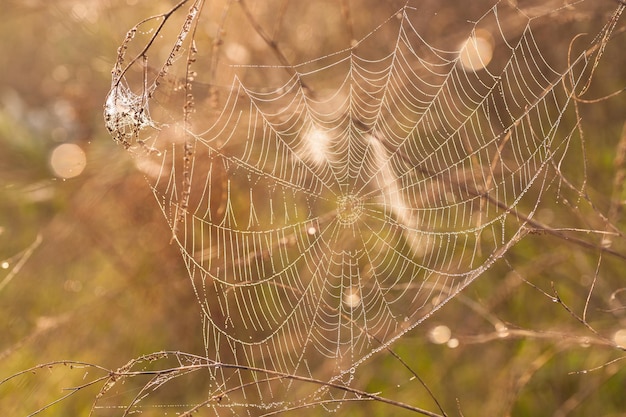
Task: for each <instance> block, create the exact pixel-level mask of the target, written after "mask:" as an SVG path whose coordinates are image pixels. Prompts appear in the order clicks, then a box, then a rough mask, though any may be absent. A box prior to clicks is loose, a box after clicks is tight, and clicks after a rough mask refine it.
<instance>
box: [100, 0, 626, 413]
mask: <svg viewBox="0 0 626 417" xmlns="http://www.w3.org/2000/svg"><path fill="white" fill-rule="evenodd" d="M442 3H445V4H442ZM448 3H449V4H448ZM519 3H520V4H519V5H518V4H517V2H516V1H497V2H493V1H478V2H438V1H415V2H412V1H408V2H405V1H402V2H397V1H385V2H383V1H347V0H346V1H337V2H326V1H312V2H299V1H297V2H296V1H291V2H290V1H252V0H246V1H245V2H244V1H241V0H240V1H219V2H208V1H201V0H197V1H192V0H187V1H181V2H180V3H179V4H177V5H175V6H174V7H173V8H172V9H170V10H169V11H166V12H165V14H162V15H157V16H155V17H153V18H148V19H146V20H145V21H143V22H141V23H139V24H138V25H137V26H136V27H135V28H134V29H133V30H131V31H130V32H129V34H128V36H127V38H126V39H125V40H124V42H123V44H122V46H121V47H120V49H119V55H118V61H117V63H116V66H115V68H114V70H113V84H112V89H111V92H110V94H109V96H108V98H107V101H106V105H105V118H106V126H107V128H108V129H109V131H110V132H111V134H112V135H113V137H114V139H115V140H116V141H117V142H119V143H120V144H122V145H123V146H124V147H125V148H126V149H127V150H128V151H129V152H130V153H131V154H132V155H133V157H134V158H135V161H136V164H137V166H138V168H139V169H140V170H141V171H142V172H143V173H144V174H145V176H146V178H147V179H148V181H149V183H150V186H151V187H152V189H153V191H154V195H155V196H156V200H157V202H158V205H159V207H160V209H161V210H162V211H163V214H164V215H165V218H166V219H167V221H168V223H169V225H170V227H171V229H172V240H173V242H174V243H175V244H176V245H178V246H179V247H180V251H181V253H182V256H183V259H184V262H185V265H186V267H187V270H188V273H189V278H190V280H191V283H192V285H193V289H194V291H195V293H196V295H197V298H198V301H199V303H200V305H201V308H202V318H203V323H204V341H205V348H206V355H207V359H208V360H210V361H212V362H211V363H213V364H214V365H215V366H211V367H209V368H208V369H209V373H210V380H211V384H210V387H207V399H205V400H206V401H205V403H203V405H204V406H208V407H211V408H213V409H214V410H215V412H216V413H222V412H224V413H226V414H230V413H232V414H237V415H241V414H246V413H248V414H252V415H257V414H263V412H269V411H271V410H282V409H289V408H292V409H293V408H295V409H298V408H299V407H305V406H309V405H311V404H318V405H320V406H322V407H325V408H327V409H329V410H333V409H335V408H336V407H337V406H338V404H340V403H341V402H343V401H350V400H354V399H359V398H361V397H359V396H358V395H357V394H355V392H351V391H345V390H341V389H339V388H338V387H349V386H353V385H355V381H358V378H359V370H360V369H361V368H363V367H362V365H363V364H364V363H367V361H368V360H370V359H371V358H372V357H373V356H375V355H376V354H377V353H381V352H385V351H387V350H388V349H390V348H393V346H394V343H395V342H397V341H398V340H399V339H401V338H402V337H403V336H404V335H406V334H407V332H410V331H411V330H412V329H414V328H415V327H416V326H418V325H419V324H420V323H421V322H423V320H425V319H427V318H428V317H429V316H430V315H431V314H432V313H433V312H434V311H435V310H437V309H438V308H440V307H441V306H442V305H443V304H444V303H445V302H446V301H447V300H449V299H451V298H452V297H454V296H455V295H457V294H458V293H459V292H460V291H462V290H463V289H464V288H465V287H466V286H467V285H468V284H470V283H471V282H472V281H474V280H475V279H477V278H478V277H479V276H481V274H483V273H484V272H485V271H486V270H487V269H488V268H490V266H492V265H493V264H494V263H495V262H496V261H497V260H498V259H500V258H501V257H502V256H503V255H504V254H505V253H506V252H507V250H509V249H510V248H511V247H512V246H513V245H515V244H516V243H517V242H519V240H520V239H522V238H523V237H524V235H526V234H527V233H528V232H529V230H536V229H537V227H539V226H540V224H539V223H538V222H537V221H536V220H534V219H533V216H534V215H535V213H536V212H537V210H538V208H539V207H540V206H541V204H542V202H543V201H544V200H546V199H549V198H550V197H549V196H550V195H552V196H553V195H554V194H555V193H557V192H558V190H559V189H560V188H561V187H562V185H563V181H564V178H563V167H564V166H566V165H567V164H569V163H572V162H571V161H570V160H569V157H568V155H569V154H568V151H569V150H570V149H572V148H576V149H578V151H580V148H581V146H583V143H582V140H581V139H582V137H581V136H582V135H581V126H580V118H579V117H578V114H577V107H576V106H577V105H576V98H577V95H578V94H581V93H582V92H583V91H584V90H585V89H586V88H587V87H588V83H589V80H590V79H591V77H592V75H593V70H594V68H595V66H596V65H597V63H598V59H599V58H600V57H601V55H602V51H603V48H604V46H605V44H606V42H607V41H608V39H609V37H610V34H611V31H612V30H613V27H614V25H615V24H616V22H617V19H618V17H619V13H621V9H622V8H623V7H620V8H618V9H617V11H615V7H616V3H611V2H608V1H607V2H598V1H595V0H594V1H585V0H581V1H571V2H566V3H567V4H564V2H562V1H528V2H519ZM599 3H603V4H602V5H600V4H599ZM605 3H606V4H605ZM170 7H171V6H170ZM606 22H608V23H606ZM581 24H582V25H584V27H585V28H586V29H587V30H588V31H589V32H590V33H589V34H587V35H586V36H584V37H581V38H580V39H578V38H576V39H575V37H576V35H578V34H579V33H580V30H579V29H577V28H579V27H580V25H581ZM546 40H552V41H551V42H546ZM570 41H571V43H570ZM573 163H576V164H578V166H577V167H576V168H575V169H576V170H578V171H580V172H582V171H584V167H583V164H582V163H581V162H580V161H578V162H576V161H574V162H573ZM583 186H584V179H583V180H582V181H581V182H580V185H579V187H580V188H581V189H582V187H583ZM551 198H552V199H553V197H551ZM155 261H156V262H158V260H155ZM225 365H228V366H225ZM300 378H302V379H300ZM313 380H315V381H318V382H320V383H311V381H313ZM324 383H325V384H326V385H325V384H324ZM361 399H363V398H361Z"/></svg>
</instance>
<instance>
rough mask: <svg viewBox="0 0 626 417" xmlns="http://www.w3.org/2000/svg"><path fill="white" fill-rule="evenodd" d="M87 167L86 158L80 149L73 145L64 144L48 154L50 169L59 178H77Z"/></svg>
mask: <svg viewBox="0 0 626 417" xmlns="http://www.w3.org/2000/svg"><path fill="white" fill-rule="evenodd" d="M86 165H87V157H86V155H85V152H84V151H83V150H82V148H81V147H80V146H78V145H75V144H73V143H64V144H61V145H59V146H57V147H56V148H54V150H53V151H52V153H51V154H50V167H51V168H52V171H53V172H54V175H56V176H57V177H59V178H74V177H77V176H79V175H80V174H81V173H82V172H83V170H84V169H85V166H86Z"/></svg>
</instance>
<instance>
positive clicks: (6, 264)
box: [0, 261, 9, 269]
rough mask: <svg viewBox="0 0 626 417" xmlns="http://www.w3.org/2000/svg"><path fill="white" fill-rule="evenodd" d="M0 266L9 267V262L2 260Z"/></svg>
mask: <svg viewBox="0 0 626 417" xmlns="http://www.w3.org/2000/svg"><path fill="white" fill-rule="evenodd" d="M0 268H2V269H9V263H8V262H7V261H4V262H2V263H1V264H0Z"/></svg>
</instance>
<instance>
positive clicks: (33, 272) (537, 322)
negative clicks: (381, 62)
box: [0, 0, 626, 416]
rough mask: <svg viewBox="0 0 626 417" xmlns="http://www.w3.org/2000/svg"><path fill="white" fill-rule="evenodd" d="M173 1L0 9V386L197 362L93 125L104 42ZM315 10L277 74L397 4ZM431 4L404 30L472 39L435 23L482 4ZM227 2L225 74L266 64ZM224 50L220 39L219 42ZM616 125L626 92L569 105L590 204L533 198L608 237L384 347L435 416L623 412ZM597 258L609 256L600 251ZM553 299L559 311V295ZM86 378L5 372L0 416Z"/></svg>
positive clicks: (396, 390)
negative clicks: (141, 360) (136, 364)
mask: <svg viewBox="0 0 626 417" xmlns="http://www.w3.org/2000/svg"><path fill="white" fill-rule="evenodd" d="M173 3H174V2H172V1H141V0H126V1H121V0H120V1H117V0H92V1H70V0H58V1H54V2H49V1H43V0H28V1H15V0H9V1H5V2H4V4H3V18H2V20H3V24H2V25H0V39H2V40H1V41H0V68H2V78H1V79H0V335H1V336H0V369H1V371H0V380H2V379H3V378H6V377H9V376H10V375H13V374H15V373H18V372H20V371H23V370H26V369H29V368H31V367H33V366H37V365H39V364H43V363H47V362H53V361H62V360H75V361H82V362H85V363H92V364H97V365H100V366H102V367H104V368H107V369H117V368H118V367H120V366H122V365H124V364H125V363H127V362H128V361H129V360H131V359H133V358H136V357H138V356H141V355H144V354H148V353H151V352H155V351H160V350H176V351H184V352H190V353H195V354H200V355H203V354H204V343H203V334H202V332H203V329H202V321H201V315H200V309H199V307H198V304H197V300H196V297H195V295H194V293H193V291H192V288H191V286H190V285H189V282H188V280H189V279H188V276H187V271H186V270H185V268H184V265H183V263H182V261H181V257H180V253H179V251H178V249H177V247H176V246H175V245H170V244H169V242H170V237H171V231H170V229H169V227H168V225H167V223H166V222H165V220H164V219H163V215H162V213H161V212H160V210H159V209H158V205H157V203H156V201H155V200H154V196H153V194H152V192H151V190H150V189H149V187H148V184H147V183H146V181H145V179H144V177H143V174H141V173H140V172H139V171H138V170H137V168H136V167H135V165H134V163H133V159H132V158H131V157H130V156H129V155H128V154H127V153H126V152H125V151H124V149H123V148H122V147H121V146H119V145H117V144H116V143H114V141H113V140H111V138H110V136H109V134H108V133H107V131H106V129H105V128H104V124H103V117H102V113H103V107H102V106H103V103H104V99H105V97H106V94H107V92H108V90H109V88H110V82H111V69H112V68H113V65H114V63H115V59H116V50H117V48H118V46H119V45H120V43H121V41H122V40H123V39H124V36H125V34H126V32H127V30H128V29H129V28H131V27H132V26H133V25H134V24H136V23H137V22H138V21H140V20H141V19H143V18H145V17H146V16H150V15H152V14H155V13H161V12H163V11H165V10H168V9H169V8H171V7H172V5H173ZM271 3H272V4H270V3H265V2H261V1H252V0H249V1H248V2H247V4H248V6H249V8H250V10H251V11H252V12H253V14H254V15H255V16H256V17H257V18H258V21H259V23H260V24H261V25H263V26H264V27H272V25H273V24H274V23H275V22H274V20H273V19H275V17H276V15H277V12H276V10H281V5H283V4H286V3H289V2H281V1H278V2H275V3H276V5H275V7H274V2H271ZM314 3H315V6H318V7H317V8H316V7H311V9H312V10H313V11H310V10H308V9H307V10H306V14H305V13H304V11H302V13H303V15H306V16H310V19H311V21H323V22H325V25H326V26H324V27H317V26H306V27H303V26H297V25H296V24H295V23H294V22H292V21H289V20H285V21H284V23H283V25H284V28H283V29H281V30H283V37H282V38H279V39H280V41H281V42H282V44H283V45H285V49H284V50H285V51H286V53H285V54H286V56H287V58H289V59H290V60H292V62H304V61H306V60H307V59H311V58H316V57H319V56H324V55H326V54H329V53H330V52H332V51H334V50H339V49H344V48H347V47H349V46H350V44H351V42H352V40H353V39H360V38H362V37H363V36H365V35H366V34H367V33H369V32H370V31H371V30H373V28H374V27H375V26H376V25H375V23H376V22H378V24H380V23H381V21H382V20H383V16H384V17H385V18H386V17H387V16H390V15H391V12H393V11H394V10H398V9H399V8H400V7H401V6H402V5H403V4H404V2H399V1H386V2H375V3H371V4H370V2H367V1H363V2H359V1H345V2H339V3H333V2H324V1H319V2H314ZM440 3H443V4H438V5H437V9H436V10H437V11H438V13H439V14H438V15H437V17H436V18H435V17H433V16H434V15H428V14H427V13H424V14H423V15H420V16H421V17H420V19H419V21H416V22H415V24H416V25H418V26H419V25H422V26H424V28H425V31H426V32H427V34H428V36H429V38H428V41H429V42H433V45H435V46H442V45H438V44H437V42H441V43H444V44H445V42H452V43H453V45H452V46H449V47H448V48H449V49H450V48H454V47H456V43H457V42H458V40H460V39H462V38H463V36H466V34H467V27H458V28H457V27H455V26H450V25H449V24H446V23H445V22H446V19H447V18H448V17H447V16H449V15H454V11H458V10H459V9H463V11H464V13H467V15H468V16H470V17H472V16H473V17H474V18H478V17H479V16H480V12H481V11H483V12H484V11H485V10H487V9H488V8H489V7H490V4H491V5H492V3H493V2H489V1H481V2H472V6H467V3H466V2H464V1H460V0H458V1H456V0H455V1H446V2H440ZM616 3H617V2H614V1H608V0H607V1H598V2H592V1H586V2H582V3H581V4H580V5H578V6H577V7H578V9H577V10H579V15H576V14H573V15H571V16H578V17H579V19H577V18H572V19H571V20H569V21H566V22H565V21H564V22H559V21H558V19H556V20H553V22H558V23H561V24H562V25H563V27H564V32H563V36H562V37H557V36H554V35H555V33H557V34H558V33H559V32H558V30H556V29H555V28H552V31H549V30H547V31H546V32H545V33H544V32H542V31H541V30H538V31H537V32H536V33H537V37H536V39H537V41H538V43H539V44H540V45H541V46H542V47H544V48H545V49H544V50H545V51H546V54H547V56H550V57H552V56H559V57H561V58H560V59H561V60H562V62H564V61H565V60H566V57H567V50H568V48H569V46H570V41H571V39H572V38H573V36H575V35H576V34H577V33H583V32H586V31H590V32H591V33H596V32H597V31H598V29H599V28H600V27H601V26H602V23H603V22H606V21H608V19H609V18H610V16H611V14H612V12H613V11H614V10H615V7H616ZM226 4H228V2H215V4H214V6H213V7H214V9H211V13H215V16H216V17H215V19H214V20H215V21H219V18H218V17H217V16H221V15H220V13H222V12H221V11H222V10H224V6H225V5H226ZM338 4H339V5H338ZM425 4H426V3H425ZM428 4H430V6H424V7H425V9H424V10H431V11H432V10H435V9H434V7H435V4H434V3H432V2H431V3H428ZM562 5H563V2H561V1H553V2H536V1H529V2H527V3H526V4H525V5H524V6H523V7H525V9H524V10H525V11H526V12H527V13H528V15H529V16H532V15H533V13H541V11H538V10H537V8H538V7H540V6H541V7H549V8H551V10H552V9H555V8H558V7H561V6H562ZM302 7H303V8H306V7H305V6H302ZM428 7H431V8H430V9H429V8H428ZM520 7H522V6H520ZM232 10H233V11H232V14H231V16H230V19H231V20H229V22H230V23H229V24H230V25H231V26H229V27H230V28H231V29H230V30H231V32H227V33H226V34H225V35H224V39H225V41H226V47H224V50H223V53H224V58H223V60H224V62H225V63H228V62H229V60H230V62H231V63H237V62H238V61H239V60H241V59H245V63H246V64H247V63H250V62H255V63H261V64H263V63H266V61H269V62H270V63H271V58H268V56H269V55H271V54H270V53H269V52H268V50H267V45H265V46H263V45H261V46H258V45H257V46H256V47H255V48H251V49H250V50H246V49H243V50H242V49H237V48H238V47H239V46H234V45H241V44H243V41H241V42H240V39H238V36H241V35H238V34H237V33H236V32H235V31H234V29H233V28H236V27H237V25H238V24H241V22H245V20H237V19H243V17H242V16H241V12H240V11H239V12H237V9H236V5H233V6H232ZM342 10H343V11H342ZM345 10H347V11H348V12H349V13H348V14H345V13H346V11H345ZM207 13H208V12H207ZM311 13H316V14H317V15H315V16H313V15H311ZM342 13H343V14H342ZM294 14H295V13H294ZM342 16H343V17H342ZM346 16H349V19H348V20H346ZM430 19H437V20H436V24H435V23H432V24H430V25H429V20H430ZM347 22H352V23H350V24H349V25H348V23H347ZM545 22H546V24H548V23H549V22H550V20H549V19H546V20H545ZM624 27H625V24H624V21H622V20H621V21H619V22H618V30H617V31H616V35H615V36H616V39H615V40H614V41H613V42H611V43H609V44H608V46H607V49H606V51H605V54H604V57H603V60H602V61H601V63H600V65H599V66H598V69H597V74H596V77H595V79H594V82H593V84H592V86H591V89H590V91H589V93H588V95H587V96H586V97H588V98H596V97H604V96H606V95H608V94H611V93H613V92H615V91H618V90H619V89H621V88H624V87H625V86H626V71H625V70H624V68H626V56H625V55H624V54H623V44H624V40H626V36H625V35H624V33H623V28H624ZM298 28H299V30H300V31H309V32H310V33H313V36H309V37H307V38H306V42H302V41H298V40H297V38H294V37H293V33H298V32H297V30H296V29H298ZM620 30H621V31H620ZM268 31H269V30H268ZM291 31H293V32H291ZM456 31H458V35H457V32H456ZM244 38H245V37H244ZM229 39H233V42H232V43H231V44H230V49H229V47H228V45H229V44H228V40H229ZM235 40H236V42H235ZM438 40H440V41H438ZM244 41H245V39H244ZM242 56H243V57H244V58H242ZM225 68H228V66H227V65H226V66H225ZM237 71H239V73H238V75H240V76H242V77H244V78H245V79H247V80H248V81H249V82H250V83H252V84H254V83H258V82H259V79H258V78H255V74H254V71H252V70H251V69H250V68H244V69H240V70H237ZM235 72H236V71H235ZM282 76H284V74H283V75H282ZM219 77H223V78H222V79H220V78H219ZM230 77H232V73H230V72H227V71H225V72H223V73H220V74H218V77H217V78H215V79H217V80H221V81H220V82H223V83H224V84H226V83H227V80H228V79H229V78H230ZM277 77H278V78H277V79H280V75H277ZM261 81H263V79H261ZM625 115H626V94H623V93H622V94H618V95H616V96H613V97H611V98H609V99H606V100H602V101H599V102H594V103H581V105H580V118H581V120H582V122H581V126H582V128H583V130H584V132H585V141H586V147H585V152H586V154H583V153H582V152H581V149H580V147H578V148H576V149H572V150H571V153H572V156H571V158H570V159H568V161H569V162H570V163H571V164H572V165H571V166H570V167H568V168H566V169H564V172H565V173H567V174H569V175H571V178H573V181H575V182H576V185H577V186H578V187H579V188H580V184H581V182H582V181H585V179H584V177H583V176H582V171H583V170H582V169H581V167H582V162H583V161H586V165H587V168H586V169H587V176H586V182H587V184H586V188H585V194H584V195H581V196H573V198H572V195H571V193H570V194H567V192H565V191H564V194H563V198H554V197H552V199H551V200H548V201H551V203H550V204H551V205H550V206H548V207H546V208H544V212H543V213H541V215H542V217H541V219H542V220H543V221H545V222H546V223H548V224H551V223H552V222H551V221H554V222H558V223H564V224H566V225H568V227H572V228H580V229H593V230H600V231H604V230H611V231H612V232H615V233H617V234H618V235H617V236H613V235H612V237H611V239H606V238H603V236H602V235H600V234H594V233H591V234H587V233H580V234H574V236H575V237H576V239H580V240H582V241H583V242H584V243H585V244H577V243H574V242H572V241H570V242H568V241H566V240H564V239H559V238H557V237H554V236H550V235H547V234H534V235H531V236H529V237H528V238H526V239H525V240H523V241H522V242H521V243H520V244H518V245H517V246H515V247H514V248H513V249H512V250H511V251H509V253H508V254H507V255H506V256H505V257H504V258H503V259H502V260H500V262H498V263H497V264H496V265H495V266H494V267H493V268H491V269H490V270H489V271H487V273H486V274H484V275H483V276H482V277H481V278H480V279H479V280H478V281H477V282H476V283H474V284H473V285H472V286H471V287H469V288H468V289H467V290H466V291H465V292H464V293H462V294H461V295H460V296H458V297H457V298H455V299H454V300H453V301H452V302H451V303H449V304H448V305H447V306H445V308H444V309H442V310H441V311H439V312H437V313H436V314H435V315H433V316H432V317H431V318H429V319H428V320H426V321H425V322H424V323H423V324H422V325H420V326H418V328H417V329H416V330H415V331H413V332H411V333H410V334H408V335H407V337H405V338H404V339H403V340H402V341H401V342H400V343H398V344H397V345H395V346H394V348H395V351H396V352H397V353H398V354H399V355H400V356H401V357H402V358H404V359H405V360H406V361H407V363H408V364H409V365H410V366H411V368H412V369H414V370H415V371H416V372H417V373H418V374H419V376H420V378H421V379H422V380H423V381H425V383H426V384H427V385H428V386H429V388H430V389H431V390H432V391H433V393H434V395H435V397H436V398H437V400H438V401H439V402H440V403H441V404H442V406H443V408H444V410H446V412H447V413H448V414H449V415H465V416H474V415H493V416H498V415H519V416H523V415H554V416H566V415H572V416H588V415H604V416H611V415H615V416H617V415H625V414H624V410H626V399H625V397H624V395H623V390H624V386H626V369H625V368H624V365H623V363H622V362H620V360H621V358H623V353H624V352H623V350H624V349H623V347H625V346H626V315H625V313H626V311H625V309H624V306H625V305H626V293H624V292H623V291H622V290H623V289H624V288H625V285H624V283H626V261H625V260H624V257H625V256H626V250H625V249H624V248H625V247H626V246H625V245H624V242H623V238H622V236H621V231H622V230H624V224H625V222H624V220H623V216H622V215H621V206H622V203H623V202H624V200H625V199H626V192H624V189H623V181H624V172H625V171H624V169H625V167H624V153H625V152H626V146H625V145H624V143H626V133H625V132H624V122H625ZM620 140H621V141H622V142H620ZM568 178H570V177H568ZM564 188H565V187H564ZM565 196H567V198H565ZM604 219H608V220H609V221H610V223H612V224H613V225H615V226H616V227H615V228H612V227H610V226H608V225H607V222H605V221H604ZM585 246H586V247H585ZM602 246H604V247H605V248H609V249H611V250H614V251H615V252H616V253H617V254H618V255H611V254H607V253H603V252H602V251H601V250H600V248H601V247H602ZM620 254H621V255H620ZM555 291H556V293H555ZM557 293H558V295H559V297H560V299H561V300H562V301H563V302H562V303H560V302H554V300H553V297H554V296H555V294H557ZM583 315H584V320H582V318H583ZM89 372H92V373H93V372H94V371H93V370H91V369H87V368H82V369H76V368H73V369H70V368H69V367H65V368H64V367H53V368H52V369H49V370H48V369H43V370H38V371H37V372H36V373H35V374H31V373H28V374H26V375H23V376H20V377H18V378H15V379H12V380H11V381H9V382H7V383H4V384H2V385H0V410H3V411H2V413H3V415H7V416H23V415H28V414H29V413H32V412H34V411H36V410H37V409H39V408H40V407H44V406H45V405H46V404H49V403H51V402H52V401H54V400H55V399H57V398H59V397H61V396H63V395H65V394H67V393H68V391H67V389H68V388H71V387H75V386H79V385H81V383H84V381H85V380H88V379H89V378H91V376H92V375H93V374H89ZM360 378H361V379H362V380H360V381H358V387H359V388H361V389H364V390H368V391H372V392H380V393H381V395H382V396H386V397H389V398H393V399H396V400H399V401H404V402H407V403H410V404H413V405H416V406H420V407H424V408H428V409H430V410H433V411H436V412H437V408H436V407H435V406H434V404H433V401H432V399H430V398H429V396H428V395H427V394H426V392H425V391H424V390H423V389H422V388H421V387H420V385H419V384H418V383H417V382H416V381H414V379H412V378H411V376H410V374H408V373H407V372H406V370H404V369H403V367H402V366H400V365H399V364H398V362H397V360H396V359H394V358H393V357H392V356H391V355H380V356H379V357H377V358H376V359H375V360H373V361H372V362H371V363H370V364H369V365H368V367H367V368H366V369H364V370H361V373H360ZM81 381H82V382H81ZM98 389H99V387H95V388H93V387H91V388H87V389H84V390H80V391H79V392H78V393H77V394H76V395H75V396H73V397H72V398H69V399H67V400H64V401H62V402H60V403H59V404H56V405H54V406H53V407H51V408H50V410H48V411H46V412H45V413H44V414H43V415H64V416H68V415H87V413H88V410H90V407H91V405H92V403H93V400H94V397H95V395H96V394H97V392H98ZM203 392H204V391H203V388H202V386H195V385H185V384H179V385H177V386H172V390H171V391H169V392H168V394H167V398H168V399H167V401H166V400H165V399H164V400H163V403H172V404H175V403H178V404H195V403H197V402H198V401H199V400H201V399H202V398H203V397H202V395H203ZM97 411H98V412H96V413H95V415H100V414H98V413H102V415H121V411H120V412H119V413H118V414H115V412H116V410H108V411H107V410H105V411H103V410H97ZM167 411H169V412H171V413H175V412H177V411H182V410H180V409H174V410H165V411H164V410H156V409H151V410H146V411H145V414H147V415H165V413H166V412H167ZM318 411H319V410H318ZM105 412H108V414H105ZM340 412H342V413H345V415H400V413H401V412H400V411H399V410H396V409H394V408H390V406H388V405H384V404H379V403H375V402H364V403H357V404H350V405H346V406H345V407H344V408H342V409H341V410H340ZM407 413H408V412H407Z"/></svg>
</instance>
